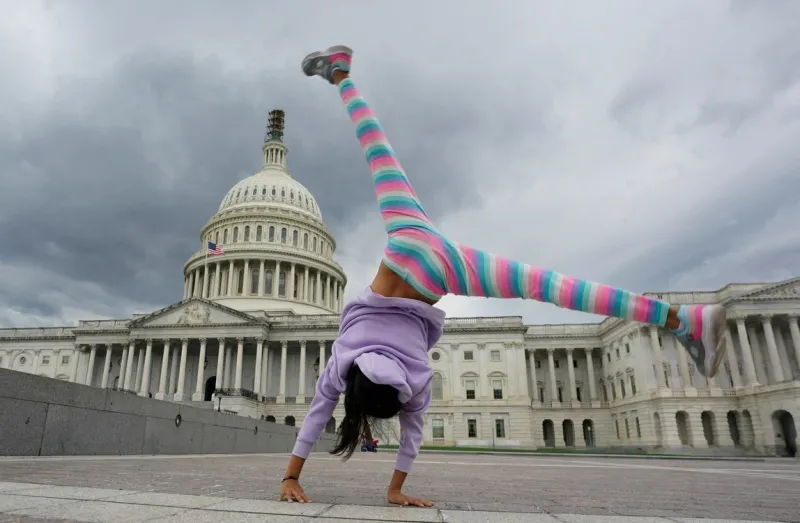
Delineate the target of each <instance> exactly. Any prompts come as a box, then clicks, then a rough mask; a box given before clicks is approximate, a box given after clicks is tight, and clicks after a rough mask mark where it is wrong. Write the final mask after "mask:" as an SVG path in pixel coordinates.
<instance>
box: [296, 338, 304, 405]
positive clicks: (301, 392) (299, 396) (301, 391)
mask: <svg viewBox="0 0 800 523" xmlns="http://www.w3.org/2000/svg"><path fill="white" fill-rule="evenodd" d="M298 379H299V380H300V381H299V383H298V384H297V403H301V404H302V403H305V400H306V340H300V376H299V378H298Z"/></svg>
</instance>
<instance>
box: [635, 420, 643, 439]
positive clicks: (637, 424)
mask: <svg viewBox="0 0 800 523" xmlns="http://www.w3.org/2000/svg"><path fill="white" fill-rule="evenodd" d="M636 437H637V438H641V437H642V426H641V425H639V417H638V416H637V417H636Z"/></svg>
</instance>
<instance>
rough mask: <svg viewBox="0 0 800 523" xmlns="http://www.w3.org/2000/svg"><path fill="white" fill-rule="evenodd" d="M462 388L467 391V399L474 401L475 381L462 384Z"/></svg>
mask: <svg viewBox="0 0 800 523" xmlns="http://www.w3.org/2000/svg"><path fill="white" fill-rule="evenodd" d="M464 388H465V389H466V391H467V399H468V400H474V399H475V380H467V381H465V382H464Z"/></svg>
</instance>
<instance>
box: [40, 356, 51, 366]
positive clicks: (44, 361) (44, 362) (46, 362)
mask: <svg viewBox="0 0 800 523" xmlns="http://www.w3.org/2000/svg"><path fill="white" fill-rule="evenodd" d="M42 365H50V356H42Z"/></svg>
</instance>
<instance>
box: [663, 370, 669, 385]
mask: <svg viewBox="0 0 800 523" xmlns="http://www.w3.org/2000/svg"><path fill="white" fill-rule="evenodd" d="M664 384H665V385H666V386H667V388H669V371H668V370H666V369H664Z"/></svg>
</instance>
